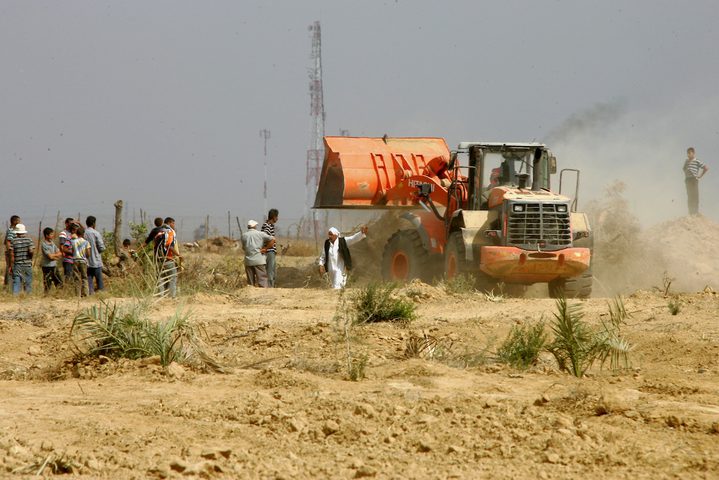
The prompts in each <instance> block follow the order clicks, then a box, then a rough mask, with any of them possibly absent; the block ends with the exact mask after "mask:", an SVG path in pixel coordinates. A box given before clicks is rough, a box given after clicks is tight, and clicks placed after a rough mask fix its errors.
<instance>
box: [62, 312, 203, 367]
mask: <svg viewBox="0 0 719 480" xmlns="http://www.w3.org/2000/svg"><path fill="white" fill-rule="evenodd" d="M145 312H146V304H143V303H135V304H132V305H130V306H120V305H117V304H108V303H105V302H101V303H100V304H99V305H93V306H92V307H90V308H88V309H87V310H85V311H83V312H81V313H79V314H78V315H77V316H76V317H75V319H74V320H73V322H72V327H71V329H70V338H71V339H72V341H73V343H74V345H75V347H76V349H77V352H78V353H80V354H84V355H90V356H99V355H104V356H107V357H110V358H129V359H139V358H146V357H152V356H158V357H159V358H160V363H161V364H162V365H163V366H167V365H169V364H170V363H172V362H177V363H200V364H213V363H214V362H213V361H212V360H211V359H210V358H209V356H208V355H207V354H206V353H205V352H204V349H203V348H202V346H201V341H200V339H199V336H198V335H197V334H196V331H195V328H194V327H193V325H192V324H191V322H190V321H189V317H190V314H189V313H188V312H182V311H181V310H179V309H178V311H177V312H176V313H175V314H174V315H173V316H171V317H169V318H167V319H164V320H151V319H149V318H147V317H146V313H145Z"/></svg>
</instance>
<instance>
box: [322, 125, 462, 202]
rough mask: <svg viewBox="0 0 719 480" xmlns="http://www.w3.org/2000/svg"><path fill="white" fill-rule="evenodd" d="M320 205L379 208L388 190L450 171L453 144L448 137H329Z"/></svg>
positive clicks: (326, 138) (323, 168)
mask: <svg viewBox="0 0 719 480" xmlns="http://www.w3.org/2000/svg"><path fill="white" fill-rule="evenodd" d="M324 143H325V158H324V163H323V165H322V170H321V174H320V179H319V183H318V186H317V194H316V197H315V205H314V208H377V207H382V206H385V205H387V196H386V195H387V192H388V191H389V190H390V189H392V188H393V187H394V186H396V185H397V184H398V183H399V182H401V181H402V180H404V179H407V178H409V177H411V176H415V175H426V176H429V177H436V176H438V175H440V174H441V173H442V172H444V171H446V169H447V164H448V162H449V156H450V152H449V147H447V143H446V142H445V141H444V139H442V138H389V137H381V138H354V137H325V138H324Z"/></svg>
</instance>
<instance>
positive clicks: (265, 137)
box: [260, 128, 270, 215]
mask: <svg viewBox="0 0 719 480" xmlns="http://www.w3.org/2000/svg"><path fill="white" fill-rule="evenodd" d="M260 138H262V139H263V140H264V141H265V189H264V198H265V212H267V211H268V207H267V141H268V140H269V139H270V131H269V130H267V129H266V128H263V129H262V130H260ZM263 215H265V214H264V213H263Z"/></svg>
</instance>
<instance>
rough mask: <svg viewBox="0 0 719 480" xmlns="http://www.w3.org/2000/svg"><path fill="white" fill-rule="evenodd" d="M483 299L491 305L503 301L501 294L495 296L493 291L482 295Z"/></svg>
mask: <svg viewBox="0 0 719 480" xmlns="http://www.w3.org/2000/svg"><path fill="white" fill-rule="evenodd" d="M484 299H485V300H487V301H488V302H492V303H502V302H504V300H505V299H504V294H502V293H501V292H500V293H497V294H495V293H494V290H490V291H489V292H486V293H484Z"/></svg>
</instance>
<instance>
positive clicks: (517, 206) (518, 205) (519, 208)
mask: <svg viewBox="0 0 719 480" xmlns="http://www.w3.org/2000/svg"><path fill="white" fill-rule="evenodd" d="M512 211H513V212H523V211H524V205H522V204H521V203H515V204H514V205H512Z"/></svg>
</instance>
